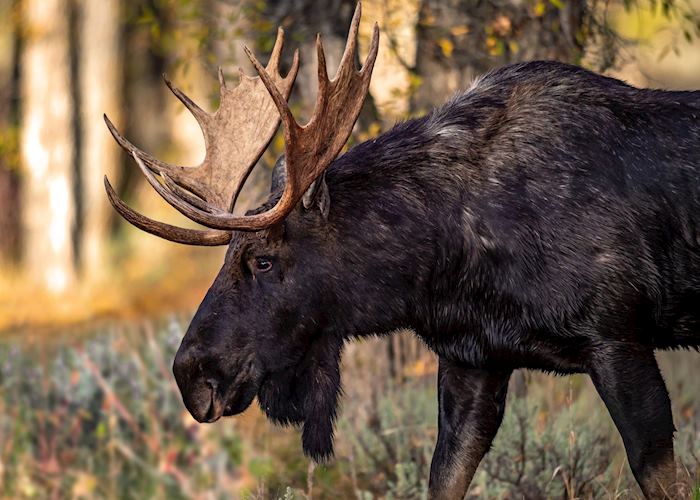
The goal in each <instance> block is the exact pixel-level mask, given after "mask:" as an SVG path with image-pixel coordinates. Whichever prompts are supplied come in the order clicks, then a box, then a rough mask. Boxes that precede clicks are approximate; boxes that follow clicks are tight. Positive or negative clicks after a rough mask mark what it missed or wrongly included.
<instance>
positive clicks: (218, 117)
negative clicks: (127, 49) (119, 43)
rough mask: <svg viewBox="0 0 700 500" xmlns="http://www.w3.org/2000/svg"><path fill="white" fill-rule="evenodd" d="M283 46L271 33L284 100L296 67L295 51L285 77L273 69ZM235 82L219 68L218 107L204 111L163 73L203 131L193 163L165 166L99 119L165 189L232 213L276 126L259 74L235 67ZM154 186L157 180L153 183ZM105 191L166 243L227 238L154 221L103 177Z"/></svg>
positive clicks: (208, 242) (120, 209)
mask: <svg viewBox="0 0 700 500" xmlns="http://www.w3.org/2000/svg"><path fill="white" fill-rule="evenodd" d="M283 45H284V31H283V30H282V29H281V28H280V29H279V30H278V32H277V39H276V41H275V45H274V48H273V50H272V54H271V56H270V61H269V62H268V65H267V71H269V72H270V75H271V76H270V78H271V80H272V81H273V82H274V83H273V85H275V88H279V90H278V92H280V93H281V95H282V96H283V99H285V101H286V99H287V97H289V94H290V93H291V90H292V85H293V83H294V80H295V78H296V75H297V72H298V70H299V53H298V51H295V53H294V59H293V62H292V67H291V69H290V70H289V72H288V73H287V76H286V77H282V76H281V74H280V71H279V64H280V56H281V53H282V47H283ZM239 72H240V82H239V84H238V85H237V86H236V87H234V88H229V87H228V86H227V85H226V82H225V80H224V76H223V73H222V71H221V69H220V68H219V86H220V89H219V92H220V105H219V109H218V110H217V111H216V112H215V113H213V114H210V113H207V112H206V111H204V110H202V109H201V108H200V107H199V106H198V105H197V104H195V103H194V102H193V101H192V100H191V99H190V98H189V97H187V96H186V95H185V94H184V93H183V92H182V91H180V90H179V89H178V88H176V87H175V86H173V85H172V83H171V82H170V81H169V80H168V79H167V78H165V77H164V79H165V83H166V85H167V86H168V88H169V89H170V90H171V91H172V92H173V94H175V96H176V97H177V98H178V99H179V100H180V101H181V102H182V103H183V104H184V105H185V107H187V109H188V110H190V112H191V113H192V115H193V116H194V117H195V119H196V120H197V122H198V123H199V126H200V128H201V129H202V133H203V135H204V143H205V148H206V154H205V157H204V161H203V162H202V163H201V164H200V165H199V166H198V167H181V166H176V165H169V164H167V163H164V162H162V161H160V160H158V159H156V158H154V157H153V156H151V155H149V154H148V153H145V152H143V151H141V150H140V149H138V148H137V147H136V146H134V145H133V144H132V143H131V142H129V141H128V140H126V139H125V138H124V137H123V136H122V135H121V134H120V133H119V132H118V131H117V129H116V128H115V127H114V125H113V124H112V122H111V121H110V120H109V118H107V116H105V117H104V118H105V122H106V124H107V127H108V128H109V131H110V132H111V133H112V135H113V136H114V138H115V139H116V141H117V143H118V144H119V145H120V146H121V147H122V148H124V149H125V150H126V151H127V152H128V153H130V154H131V155H132V156H133V157H134V159H135V160H136V162H137V164H138V165H139V167H141V168H142V170H144V169H145V171H148V174H150V178H151V179H152V180H154V181H155V182H156V183H157V182H158V181H157V180H155V177H153V175H152V174H151V171H153V172H155V173H157V174H160V175H161V176H162V178H163V180H164V181H165V183H166V186H167V188H168V189H169V190H170V191H172V192H173V193H177V195H178V196H179V197H180V198H182V199H185V200H187V201H188V202H189V203H191V204H192V205H194V206H198V207H201V208H203V209H206V210H216V211H226V212H229V211H232V210H233V205H234V204H235V201H236V198H237V197H238V194H239V193H240V190H241V188H242V186H243V184H244V183H245V180H246V179H247V177H248V175H249V174H250V172H251V170H252V169H253V167H254V166H255V164H256V162H257V161H258V159H259V158H260V156H261V155H262V153H263V152H264V151H265V148H266V147H267V145H268V144H269V142H270V140H272V137H273V136H274V134H275V131H276V130H277V127H278V126H279V121H280V118H279V114H278V112H277V110H276V107H275V104H274V102H273V100H272V99H271V98H270V95H269V93H268V91H267V89H266V86H265V84H264V83H263V82H262V81H261V79H260V77H257V76H256V77H250V76H247V75H245V74H244V73H243V70H241V69H239ZM159 185H160V184H159ZM105 189H106V190H107V196H108V198H109V200H110V202H111V203H112V206H114V208H115V209H116V210H117V212H119V214H120V215H121V216H122V217H124V218H125V219H126V220H127V221H129V222H130V223H132V224H133V225H135V226H136V227H138V228H139V229H142V230H144V231H146V232H149V233H151V234H155V235H156V236H160V237H161V238H165V239H167V240H170V241H175V242H178V243H186V244H193V245H223V244H226V243H228V241H229V240H230V239H231V234H230V232H228V231H211V230H210V231H203V230H193V229H184V228H178V227H175V226H171V225H169V224H164V223H161V222H158V221H154V220H152V219H149V218H148V217H145V216H143V215H141V214H139V213H137V212H135V211H134V210H132V209H131V208H129V207H128V206H127V205H126V204H125V203H124V202H123V201H122V200H121V199H119V197H118V196H117V194H116V193H115V191H114V189H113V188H112V186H111V185H110V183H109V180H107V177H106V176H105Z"/></svg>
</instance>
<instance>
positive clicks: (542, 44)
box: [411, 0, 587, 111]
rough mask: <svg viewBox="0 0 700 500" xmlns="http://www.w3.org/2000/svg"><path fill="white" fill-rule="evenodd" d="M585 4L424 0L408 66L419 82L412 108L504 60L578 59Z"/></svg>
mask: <svg viewBox="0 0 700 500" xmlns="http://www.w3.org/2000/svg"><path fill="white" fill-rule="evenodd" d="M586 5H587V4H586V2H584V1H583V0H571V1H568V2H565V3H564V2H561V1H559V0H525V1H518V0H488V1H481V0H422V1H421V5H420V11H419V19H418V26H417V27H416V30H417V48H416V51H417V52H416V62H415V66H414V67H413V68H411V69H412V70H413V71H414V72H415V74H416V75H417V77H418V78H419V79H420V82H421V83H420V85H419V86H418V87H417V90H416V92H415V93H414V95H413V99H412V108H413V110H414V111H425V110H427V109H429V108H430V107H432V106H434V105H435V104H439V103H441V102H444V101H445V100H446V99H447V98H448V97H449V96H450V95H452V94H453V93H455V92H456V91H457V90H459V89H463V88H466V87H467V86H468V85H469V83H470V82H471V81H472V80H473V79H474V78H475V77H476V76H478V75H481V74H483V73H485V72H487V71H488V70H489V69H491V68H494V67H498V66H501V65H504V64H508V63H513V62H519V61H527V60H534V59H556V60H559V61H567V62H576V61H578V60H579V58H580V57H581V53H582V50H583V42H584V34H585V33H584V24H583V23H584V21H585V20H586V18H585V16H586V12H587V8H586ZM438 75H439V76H438Z"/></svg>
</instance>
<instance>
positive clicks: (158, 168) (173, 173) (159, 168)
mask: <svg viewBox="0 0 700 500" xmlns="http://www.w3.org/2000/svg"><path fill="white" fill-rule="evenodd" d="M103 118H104V121H105V123H106V124H107V128H108V129H109V132H110V133H111V134H112V137H114V140H115V141H117V144H119V146H121V148H122V149H123V150H124V151H126V152H127V153H129V155H133V154H134V153H137V154H138V155H139V156H140V157H141V159H143V161H144V163H146V165H148V168H149V169H151V170H153V171H154V172H156V173H158V174H162V173H168V174H169V175H170V177H171V178H172V179H173V180H174V181H175V182H177V183H178V184H179V185H181V186H182V187H184V188H186V189H188V190H190V191H192V192H193V193H196V194H203V191H204V188H203V186H202V185H201V184H200V183H198V182H197V181H196V180H194V179H190V178H188V177H187V176H186V175H185V172H184V171H186V170H192V169H191V168H188V167H180V166H178V165H171V164H169V163H165V162H164V161H160V160H159V159H157V158H155V157H153V156H152V155H150V154H148V153H146V152H145V151H142V150H141V149H139V148H137V147H136V146H134V145H133V144H132V143H131V142H130V141H129V140H127V139H126V138H125V137H124V136H123V135H121V134H120V133H119V131H118V130H117V128H116V127H115V126H114V124H113V123H112V122H111V120H110V119H109V118H108V117H107V115H106V114H105V115H103Z"/></svg>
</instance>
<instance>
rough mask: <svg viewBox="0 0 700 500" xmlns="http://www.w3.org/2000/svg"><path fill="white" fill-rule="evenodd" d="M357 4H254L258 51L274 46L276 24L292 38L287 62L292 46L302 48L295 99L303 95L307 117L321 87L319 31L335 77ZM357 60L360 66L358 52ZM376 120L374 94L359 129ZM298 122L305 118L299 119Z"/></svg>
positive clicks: (324, 0)
mask: <svg viewBox="0 0 700 500" xmlns="http://www.w3.org/2000/svg"><path fill="white" fill-rule="evenodd" d="M355 4H356V1H355V0H268V1H267V2H261V3H260V4H254V5H256V8H257V11H254V12H251V14H250V15H251V17H252V18H253V24H252V26H253V28H254V33H255V35H256V36H257V39H256V42H257V47H258V49H259V50H269V49H271V48H272V43H273V42H274V34H275V31H276V29H277V26H282V27H283V28H284V29H285V30H286V31H287V33H289V34H290V35H291V40H292V41H293V43H290V44H289V49H288V50H287V51H286V52H285V55H286V61H287V63H288V64H289V62H290V61H291V57H292V54H293V48H294V47H295V46H298V47H299V52H300V56H301V66H300V69H299V76H298V77H297V80H296V83H295V85H294V94H293V96H292V98H294V96H296V98H297V99H299V98H301V100H302V102H303V103H304V105H303V108H304V109H303V112H304V113H303V114H304V116H305V117H306V118H308V117H309V116H311V112H312V110H313V106H314V103H315V102H316V91H317V89H318V77H317V71H316V34H317V33H322V34H323V48H324V49H325V54H326V64H327V66H328V72H329V76H330V77H331V78H332V77H333V76H334V75H335V70H336V69H337V68H338V64H339V63H340V57H341V55H342V54H343V49H344V47H345V42H346V40H347V35H348V28H349V26H350V21H351V20H352V15H353V12H354V11H355ZM253 16H254V17H253ZM357 59H358V60H357V64H358V66H359V63H360V61H359V53H358V58H357ZM377 121H378V115H377V110H376V108H375V106H374V101H373V100H372V96H371V95H369V96H368V98H367V100H366V102H365V106H364V108H363V110H362V113H361V115H360V119H359V120H358V128H359V129H367V128H368V127H369V126H371V125H372V124H374V123H376V122H377ZM299 122H300V123H301V122H302V120H301V119H299Z"/></svg>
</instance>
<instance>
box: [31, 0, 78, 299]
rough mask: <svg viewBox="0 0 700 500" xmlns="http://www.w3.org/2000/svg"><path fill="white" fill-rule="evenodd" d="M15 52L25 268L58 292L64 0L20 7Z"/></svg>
mask: <svg viewBox="0 0 700 500" xmlns="http://www.w3.org/2000/svg"><path fill="white" fill-rule="evenodd" d="M22 7H23V10H22V19H23V27H24V29H25V39H24V46H23V50H22V76H21V81H22V82H21V89H22V91H21V96H22V130H21V161H22V166H23V169H24V176H23V191H22V205H23V227H24V241H23V244H24V265H25V267H26V270H27V276H28V277H29V278H30V279H33V280H34V281H35V282H36V283H37V284H39V285H41V286H43V287H45V288H46V289H47V290H49V291H51V292H54V293H60V292H63V291H65V290H66V289H67V288H69V287H70V286H71V285H73V284H74V283H75V261H74V255H75V253H74V245H73V229H74V224H75V199H74V195H73V193H74V178H75V175H74V145H73V102H72V94H71V85H70V81H71V80H70V43H69V38H68V34H69V20H68V11H69V4H68V1H67V0H25V2H24V3H23V5H22Z"/></svg>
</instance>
